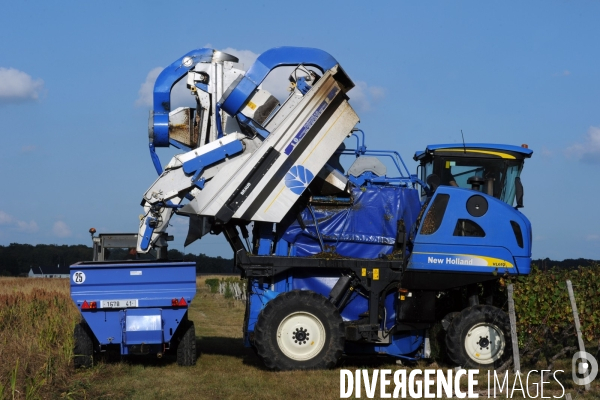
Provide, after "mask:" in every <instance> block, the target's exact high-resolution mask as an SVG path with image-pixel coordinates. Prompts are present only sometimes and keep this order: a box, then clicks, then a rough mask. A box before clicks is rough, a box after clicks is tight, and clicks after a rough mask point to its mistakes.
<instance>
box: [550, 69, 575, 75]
mask: <svg viewBox="0 0 600 400" xmlns="http://www.w3.org/2000/svg"><path fill="white" fill-rule="evenodd" d="M569 75H571V71H569V70H568V69H565V70H564V71H563V72H557V73H555V74H552V76H569Z"/></svg>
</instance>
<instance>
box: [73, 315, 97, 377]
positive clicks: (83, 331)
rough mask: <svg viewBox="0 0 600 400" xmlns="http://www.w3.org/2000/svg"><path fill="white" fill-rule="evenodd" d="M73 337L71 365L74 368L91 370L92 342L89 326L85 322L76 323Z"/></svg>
mask: <svg viewBox="0 0 600 400" xmlns="http://www.w3.org/2000/svg"><path fill="white" fill-rule="evenodd" d="M73 336H74V338H75V346H74V348H73V365H74V366H75V368H91V367H92V366H93V365H94V340H93V339H92V333H91V331H90V328H89V326H88V325H87V324H86V323H85V322H80V323H78V324H77V325H75V330H74V332H73Z"/></svg>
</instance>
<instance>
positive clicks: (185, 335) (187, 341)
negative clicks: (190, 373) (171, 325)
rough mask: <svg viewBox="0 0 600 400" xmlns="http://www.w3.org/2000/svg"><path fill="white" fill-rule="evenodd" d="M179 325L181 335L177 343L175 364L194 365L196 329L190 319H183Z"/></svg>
mask: <svg viewBox="0 0 600 400" xmlns="http://www.w3.org/2000/svg"><path fill="white" fill-rule="evenodd" d="M181 325H182V326H181V328H182V331H181V337H180V339H179V343H178V344H177V364H179V365H182V366H184V367H189V366H192V365H196V329H195V328H194V323H193V322H192V321H184V322H182V323H181Z"/></svg>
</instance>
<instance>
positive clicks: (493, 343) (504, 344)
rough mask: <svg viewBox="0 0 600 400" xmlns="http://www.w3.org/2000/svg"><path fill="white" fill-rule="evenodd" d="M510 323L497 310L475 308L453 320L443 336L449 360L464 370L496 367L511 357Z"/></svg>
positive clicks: (484, 306)
mask: <svg viewBox="0 0 600 400" xmlns="http://www.w3.org/2000/svg"><path fill="white" fill-rule="evenodd" d="M509 341H510V320H509V318H508V315H507V314H506V313H505V312H504V311H502V310H500V309H499V308H496V307H492V306H487V305H477V306H473V307H469V308H466V309H464V310H463V311H462V312H461V313H460V314H459V315H457V316H456V317H454V318H453V319H452V322H451V323H450V326H449V327H448V332H447V334H446V347H447V349H448V357H449V358H450V359H451V360H452V361H453V362H455V363H456V364H458V365H460V366H461V367H465V368H485V369H489V368H498V367H500V366H501V365H502V364H503V363H504V362H505V361H506V360H507V359H508V358H509V357H510V355H511V352H512V350H511V347H510V345H508V343H509Z"/></svg>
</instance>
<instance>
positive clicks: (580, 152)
mask: <svg viewBox="0 0 600 400" xmlns="http://www.w3.org/2000/svg"><path fill="white" fill-rule="evenodd" d="M566 153H567V156H570V157H574V158H576V159H578V160H581V161H584V162H589V163H600V128H598V127H596V126H590V128H589V129H588V131H587V133H586V134H585V137H584V138H583V141H582V142H578V143H575V144H573V145H572V146H570V147H568V148H567V150H566Z"/></svg>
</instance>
